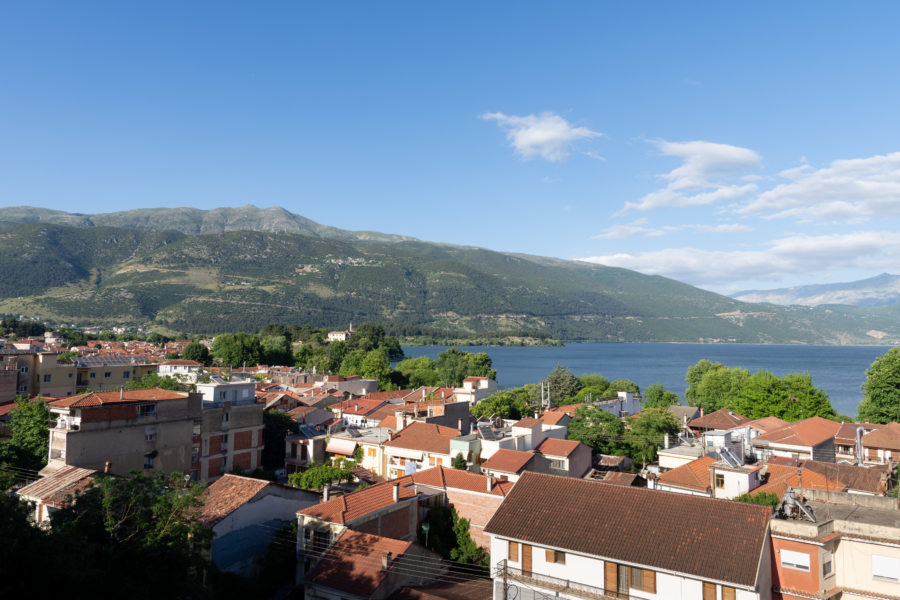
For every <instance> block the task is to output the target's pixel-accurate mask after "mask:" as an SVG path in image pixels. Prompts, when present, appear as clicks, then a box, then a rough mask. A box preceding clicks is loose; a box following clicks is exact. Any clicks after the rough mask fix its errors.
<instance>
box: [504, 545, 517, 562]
mask: <svg viewBox="0 0 900 600" xmlns="http://www.w3.org/2000/svg"><path fill="white" fill-rule="evenodd" d="M507 559H508V560H511V561H513V562H519V542H510V543H509V556H507Z"/></svg>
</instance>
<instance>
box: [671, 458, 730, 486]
mask: <svg viewBox="0 0 900 600" xmlns="http://www.w3.org/2000/svg"><path fill="white" fill-rule="evenodd" d="M714 464H716V459H715V458H713V457H711V456H701V457H700V458H698V459H696V460H692V461H691V462H689V463H687V464H685V465H681V466H680V467H676V468H674V469H672V470H671V471H666V472H665V473H662V474H660V476H659V479H658V480H657V481H658V482H659V483H661V484H665V485H671V486H674V487H680V488H687V489H691V490H697V491H701V492H708V491H709V490H710V483H709V468H710V467H711V466H712V465H714Z"/></svg>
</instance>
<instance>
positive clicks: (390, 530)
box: [379, 505, 416, 540]
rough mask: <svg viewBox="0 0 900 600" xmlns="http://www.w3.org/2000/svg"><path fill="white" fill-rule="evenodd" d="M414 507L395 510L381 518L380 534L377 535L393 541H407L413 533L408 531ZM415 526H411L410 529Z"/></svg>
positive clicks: (407, 506) (408, 506)
mask: <svg viewBox="0 0 900 600" xmlns="http://www.w3.org/2000/svg"><path fill="white" fill-rule="evenodd" d="M414 508H415V505H412V506H410V505H406V506H405V507H404V508H402V509H400V510H395V511H393V512H389V513H387V514H384V515H382V516H381V533H380V534H379V535H381V536H384V537H389V538H394V539H398V540H401V539H409V536H410V535H411V534H413V533H415V532H413V531H410V518H411V517H412V513H411V511H412V510H414ZM415 526H416V525H415V524H413V525H412V527H415Z"/></svg>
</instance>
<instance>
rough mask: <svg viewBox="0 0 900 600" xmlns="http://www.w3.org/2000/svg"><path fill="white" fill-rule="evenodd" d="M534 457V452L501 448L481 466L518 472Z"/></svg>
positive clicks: (492, 469) (493, 469) (506, 471)
mask: <svg viewBox="0 0 900 600" xmlns="http://www.w3.org/2000/svg"><path fill="white" fill-rule="evenodd" d="M532 458H534V453H533V452H525V451H523V450H510V449H508V448H501V449H500V450H497V451H496V452H494V454H492V455H491V457H490V458H489V459H487V460H486V461H484V462H483V463H482V464H481V468H483V469H488V470H491V471H503V472H504V473H518V472H520V471H521V470H522V469H524V468H525V466H526V465H527V464H528V463H529V462H531V459H532Z"/></svg>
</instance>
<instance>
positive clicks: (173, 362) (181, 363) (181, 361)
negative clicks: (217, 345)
mask: <svg viewBox="0 0 900 600" xmlns="http://www.w3.org/2000/svg"><path fill="white" fill-rule="evenodd" d="M159 364H160V365H165V366H167V367H169V366H171V367H202V366H203V363H200V362H197V361H196V360H188V359H186V358H173V359H170V360H166V361H163V362H161V363H159Z"/></svg>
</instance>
